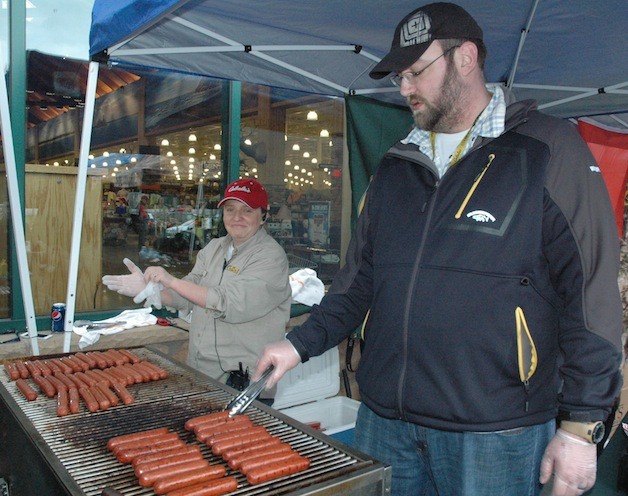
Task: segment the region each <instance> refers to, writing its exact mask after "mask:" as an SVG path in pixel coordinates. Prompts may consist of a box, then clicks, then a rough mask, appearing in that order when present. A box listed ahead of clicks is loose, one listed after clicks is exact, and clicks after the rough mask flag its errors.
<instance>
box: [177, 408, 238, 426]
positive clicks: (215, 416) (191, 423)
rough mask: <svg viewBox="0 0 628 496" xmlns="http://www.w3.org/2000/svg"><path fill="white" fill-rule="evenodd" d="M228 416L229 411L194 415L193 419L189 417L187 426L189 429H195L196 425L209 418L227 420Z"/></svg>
mask: <svg viewBox="0 0 628 496" xmlns="http://www.w3.org/2000/svg"><path fill="white" fill-rule="evenodd" d="M227 418H229V412H226V411H219V412H213V413H208V414H207V415H201V416H199V417H193V418H191V419H188V421H187V422H186V423H185V428H186V430H188V431H193V430H194V427H195V426H196V425H198V424H200V423H202V422H205V421H208V420H226V419H227Z"/></svg>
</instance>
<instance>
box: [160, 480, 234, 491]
mask: <svg viewBox="0 0 628 496" xmlns="http://www.w3.org/2000/svg"><path fill="white" fill-rule="evenodd" d="M236 489H238V481H237V479H236V478H235V477H221V478H220V479H215V480H211V481H207V482H202V483H201V484H196V485H194V486H189V487H184V488H183V489H176V490H174V491H171V492H169V493H168V496H222V495H223V494H227V493H230V492H232V491H235V490H236Z"/></svg>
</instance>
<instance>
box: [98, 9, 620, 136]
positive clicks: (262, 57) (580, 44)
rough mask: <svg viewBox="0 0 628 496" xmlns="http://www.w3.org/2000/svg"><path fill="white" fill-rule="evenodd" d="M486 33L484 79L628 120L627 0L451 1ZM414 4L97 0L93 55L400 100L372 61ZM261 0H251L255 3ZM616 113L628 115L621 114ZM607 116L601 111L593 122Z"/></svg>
mask: <svg viewBox="0 0 628 496" xmlns="http://www.w3.org/2000/svg"><path fill="white" fill-rule="evenodd" d="M457 3H459V4H460V5H462V6H463V7H465V8H466V9H467V10H468V11H469V12H470V13H471V14H472V15H473V16H474V17H475V18H476V19H477V20H478V22H479V24H480V25H481V26H482V28H483V29H484V34H485V42H486V45H487V48H488V53H489V56H488V60H487V65H486V75H487V80H488V81H489V82H500V83H504V84H507V85H508V86H510V87H512V88H513V90H514V91H515V95H516V97H517V98H518V99H525V98H534V99H536V100H537V101H538V102H539V105H540V108H541V109H544V110H545V111H546V112H547V113H550V114H553V115H556V116H559V117H579V116H583V115H588V116H592V115H598V116H600V115H609V114H614V116H615V117H614V120H615V122H607V123H610V124H613V125H615V126H617V125H618V123H619V124H621V125H622V126H625V127H628V113H626V112H628V58H626V56H625V54H626V49H627V48H628V39H627V38H626V35H625V32H626V18H627V14H628V4H627V3H626V2H625V0H605V1H604V2H589V1H586V0H574V1H572V2H565V1H558V0H528V1H521V0H458V1H457ZM420 4H421V2H417V1H416V0H413V1H409V0H399V1H397V2H387V3H384V4H383V5H382V2H381V1H377V0H346V1H342V2H338V1H337V0H317V1H301V2H294V1H290V0H265V1H264V2H263V4H260V3H258V4H251V2H249V1H247V0H231V1H229V2H224V1H222V0H150V1H149V0H96V1H95V3H94V9H93V15H92V27H91V34H90V54H91V55H92V58H93V59H97V60H104V59H106V60H108V61H109V62H110V63H114V64H118V63H121V64H124V65H128V66H134V65H136V66H144V67H153V68H163V69H167V70H173V71H180V72H185V73H192V74H200V75H208V76H215V77H219V78H225V79H232V80H239V81H246V82H251V83H259V84H264V85H268V86H276V87H283V88H290V89H297V90H300V91H306V92H312V93H320V94H326V95H337V96H343V95H368V96H370V97H374V98H377V99H384V100H390V101H393V102H398V103H403V102H401V101H400V100H399V96H398V91H397V90H396V89H395V88H393V87H392V86H391V85H390V83H389V82H388V81H387V80H386V79H384V80H383V81H374V80H372V79H371V78H369V76H368V72H369V70H370V68H371V67H372V66H373V65H374V64H375V63H376V62H377V61H378V60H379V59H380V58H381V57H382V56H383V55H385V54H386V52H387V51H388V48H389V47H390V41H391V37H392V33H393V31H394V28H395V25H396V23H397V22H398V21H399V19H401V18H402V17H403V16H404V15H405V14H407V13H408V12H410V11H411V10H413V9H414V8H416V7H417V6H419V5H420ZM258 6H259V7H258ZM621 113H626V114H625V115H621ZM600 119H602V120H606V121H608V119H607V118H604V119H603V118H601V117H600Z"/></svg>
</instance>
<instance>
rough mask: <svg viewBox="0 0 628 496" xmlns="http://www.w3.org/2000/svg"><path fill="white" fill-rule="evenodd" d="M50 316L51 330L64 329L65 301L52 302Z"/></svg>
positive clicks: (60, 330) (61, 330)
mask: <svg viewBox="0 0 628 496" xmlns="http://www.w3.org/2000/svg"><path fill="white" fill-rule="evenodd" d="M50 315H51V317H52V324H51V329H52V332H64V330H65V303H54V304H53V305H52V311H51V312H50Z"/></svg>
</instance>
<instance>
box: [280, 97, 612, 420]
mask: <svg viewBox="0 0 628 496" xmlns="http://www.w3.org/2000/svg"><path fill="white" fill-rule="evenodd" d="M618 266H619V239H618V236H617V229H616V225H615V222H614V216H613V211H612V208H611V204H610V201H609V198H608V192H607V190H606V187H605V184H604V181H603V178H602V176H601V174H600V171H599V168H598V167H597V165H596V163H595V160H594V158H593V157H592V155H591V153H590V152H589V150H588V148H587V146H586V144H585V143H584V142H583V140H582V139H581V138H580V136H579V135H578V133H577V131H576V130H575V128H574V127H573V126H572V125H571V124H570V123H569V122H566V121H562V120H559V119H555V118H552V117H549V116H546V115H544V114H541V113H539V112H537V111H536V110H535V105H534V103H533V102H530V101H527V102H519V103H515V104H512V105H510V106H509V107H508V111H507V114H506V130H505V132H504V133H503V134H502V135H501V136H499V137H497V138H494V139H478V140H477V141H476V143H475V144H474V148H473V149H472V150H471V151H470V152H469V153H468V154H467V155H466V156H465V157H464V158H463V159H462V160H461V161H460V162H458V163H457V164H455V166H453V167H452V168H450V169H449V170H448V171H447V173H446V174H445V175H444V176H443V177H442V178H440V179H439V178H438V175H437V174H436V172H435V167H434V164H433V163H432V161H431V160H430V159H429V158H428V157H427V156H425V155H424V154H423V153H421V152H420V151H419V149H418V147H416V146H415V145H412V144H408V145H404V144H401V143H397V144H396V145H395V146H394V147H393V148H391V149H390V150H389V152H388V153H387V154H386V156H385V157H384V158H383V160H382V161H381V163H380V166H379V167H378V169H377V172H376V173H375V175H374V177H373V180H372V182H371V184H370V186H369V191H368V194H367V199H366V203H365V207H364V210H363V211H362V213H361V215H360V218H359V220H358V224H357V227H356V232H355V234H354V237H353V239H352V241H351V244H350V247H349V251H348V254H347V263H346V265H345V266H344V267H343V268H342V270H341V271H340V272H339V274H338V275H337V277H336V279H335V280H334V283H333V285H332V287H331V289H330V292H329V294H328V295H327V296H326V297H325V298H324V299H323V301H322V302H321V304H320V306H316V307H314V308H313V310H312V313H311V316H310V318H309V319H308V321H307V322H306V323H305V324H304V325H303V326H301V327H299V328H296V329H295V330H293V331H292V332H291V333H290V334H289V335H288V339H289V340H290V341H291V342H292V344H293V345H294V346H295V348H296V349H297V351H298V352H299V353H300V355H301V357H302V359H303V360H307V359H308V357H309V356H314V355H318V354H320V353H322V352H324V351H325V350H326V349H329V348H331V347H333V346H335V345H336V344H338V343H339V342H341V341H342V340H343V339H345V338H347V337H348V336H349V335H350V334H351V333H352V332H353V331H354V330H355V329H356V328H358V327H359V326H360V325H361V324H362V322H363V320H364V318H365V316H366V314H367V312H368V313H369V315H368V320H367V324H366V328H365V347H364V351H363V354H362V357H361V360H360V365H359V369H358V373H357V380H358V384H359V386H360V395H361V399H362V401H363V402H364V403H365V404H366V405H367V406H368V407H369V408H371V409H372V410H373V411H375V412H376V413H377V414H379V415H381V416H383V417H386V418H399V419H404V420H407V421H410V422H414V423H417V424H420V425H424V426H427V427H432V428H439V429H445V430H463V431H495V430H501V429H510V428H515V427H521V426H528V425H533V424H538V423H542V422H545V421H547V420H549V419H551V418H553V417H556V416H557V414H559V411H560V414H561V415H562V416H563V417H566V418H571V419H572V420H582V421H590V420H604V419H606V417H607V416H608V414H609V412H610V410H611V407H612V404H613V401H614V399H615V398H616V397H617V396H618V394H619V392H620V389H621V374H620V362H621V334H622V328H623V324H622V309H621V303H620V297H619V291H618V287H617V273H618Z"/></svg>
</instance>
